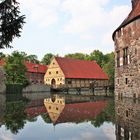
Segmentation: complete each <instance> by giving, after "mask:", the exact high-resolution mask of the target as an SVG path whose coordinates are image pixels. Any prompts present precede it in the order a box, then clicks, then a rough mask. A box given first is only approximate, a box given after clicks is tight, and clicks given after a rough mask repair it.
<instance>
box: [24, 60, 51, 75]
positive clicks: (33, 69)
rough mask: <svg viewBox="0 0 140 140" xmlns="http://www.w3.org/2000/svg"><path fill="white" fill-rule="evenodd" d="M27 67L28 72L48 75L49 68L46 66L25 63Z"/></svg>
mask: <svg viewBox="0 0 140 140" xmlns="http://www.w3.org/2000/svg"><path fill="white" fill-rule="evenodd" d="M25 66H26V68H27V71H28V72H35V73H36V72H37V73H46V71H47V69H48V67H47V66H46V65H40V64H35V63H29V62H25Z"/></svg>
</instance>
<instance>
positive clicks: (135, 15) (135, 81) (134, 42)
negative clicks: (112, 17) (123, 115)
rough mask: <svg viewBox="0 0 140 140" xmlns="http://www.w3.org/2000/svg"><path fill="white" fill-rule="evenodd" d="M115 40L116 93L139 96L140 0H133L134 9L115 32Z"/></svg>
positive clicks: (125, 95)
mask: <svg viewBox="0 0 140 140" xmlns="http://www.w3.org/2000/svg"><path fill="white" fill-rule="evenodd" d="M113 40H114V42H115V62H116V71H115V90H116V95H118V94H120V96H124V97H134V98H139V97H140V92H139V91H140V0H132V11H131V12H130V14H129V15H128V17H127V18H126V19H125V20H124V21H123V23H122V24H121V25H120V26H119V27H118V28H117V29H116V30H115V32H114V33H113ZM132 93H133V94H132Z"/></svg>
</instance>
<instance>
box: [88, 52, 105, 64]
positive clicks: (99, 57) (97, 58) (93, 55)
mask: <svg viewBox="0 0 140 140" xmlns="http://www.w3.org/2000/svg"><path fill="white" fill-rule="evenodd" d="M88 60H95V61H96V62H97V64H98V65H100V66H101V67H102V64H103V60H104V54H103V53H102V52H100V51H99V50H94V51H93V52H92V53H90V55H89V57H88Z"/></svg>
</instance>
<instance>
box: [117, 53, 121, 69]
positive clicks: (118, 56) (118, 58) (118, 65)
mask: <svg viewBox="0 0 140 140" xmlns="http://www.w3.org/2000/svg"><path fill="white" fill-rule="evenodd" d="M117 67H120V51H117Z"/></svg>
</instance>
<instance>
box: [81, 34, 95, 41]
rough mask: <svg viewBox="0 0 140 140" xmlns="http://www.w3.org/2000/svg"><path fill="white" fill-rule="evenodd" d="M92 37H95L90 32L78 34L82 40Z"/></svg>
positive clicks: (91, 38)
mask: <svg viewBox="0 0 140 140" xmlns="http://www.w3.org/2000/svg"><path fill="white" fill-rule="evenodd" d="M94 38H95V37H94V36H93V35H91V34H84V35H81V36H80V39H83V40H93V39H94Z"/></svg>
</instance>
